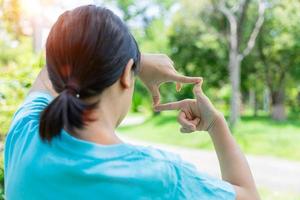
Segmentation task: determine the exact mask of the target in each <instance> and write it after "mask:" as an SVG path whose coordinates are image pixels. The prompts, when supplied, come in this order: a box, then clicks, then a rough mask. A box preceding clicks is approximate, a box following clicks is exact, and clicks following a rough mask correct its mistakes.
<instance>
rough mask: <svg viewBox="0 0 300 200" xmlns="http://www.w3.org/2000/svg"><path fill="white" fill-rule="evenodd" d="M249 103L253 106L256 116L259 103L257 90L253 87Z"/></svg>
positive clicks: (250, 91)
mask: <svg viewBox="0 0 300 200" xmlns="http://www.w3.org/2000/svg"><path fill="white" fill-rule="evenodd" d="M249 105H250V108H252V111H253V116H254V117H256V116H257V111H258V104H257V99H256V91H255V89H253V88H251V89H250V90H249Z"/></svg>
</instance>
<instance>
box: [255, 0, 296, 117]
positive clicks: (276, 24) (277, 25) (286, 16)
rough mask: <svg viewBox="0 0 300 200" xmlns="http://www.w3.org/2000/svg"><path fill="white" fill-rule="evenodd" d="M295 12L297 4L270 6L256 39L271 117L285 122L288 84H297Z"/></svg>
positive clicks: (291, 2) (290, 0)
mask: <svg viewBox="0 0 300 200" xmlns="http://www.w3.org/2000/svg"><path fill="white" fill-rule="evenodd" d="M298 9H300V3H299V1H296V0H289V1H288V2H286V1H285V2H284V3H283V2H280V1H278V2H277V3H273V4H270V9H269V12H267V13H266V20H265V23H264V25H263V27H262V30H261V34H260V35H259V37H258V45H257V49H258V59H259V60H260V62H261V63H260V66H261V68H262V69H263V73H264V76H265V82H266V85H267V87H268V88H269V91H270V97H271V105H272V106H271V116H272V118H273V119H275V120H280V121H281V120H285V118H286V112H285V105H284V104H285V102H286V92H287V90H286V89H287V88H288V84H289V85H290V86H292V87H294V88H296V81H291V80H298V81H299V80H300V73H299V65H300V58H299V56H298V52H299V51H300V36H299V32H300V28H299V24H298V22H299V20H300V16H299V15H298V14H297V13H298ZM290 19H293V20H290ZM297 69H298V70H297ZM295 99H296V97H295ZM295 101H296V100H295Z"/></svg>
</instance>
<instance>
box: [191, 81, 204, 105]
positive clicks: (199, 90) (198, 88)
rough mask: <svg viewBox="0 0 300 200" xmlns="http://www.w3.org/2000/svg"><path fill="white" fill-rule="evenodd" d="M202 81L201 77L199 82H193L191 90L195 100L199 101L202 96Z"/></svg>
mask: <svg viewBox="0 0 300 200" xmlns="http://www.w3.org/2000/svg"><path fill="white" fill-rule="evenodd" d="M202 83H203V79H201V81H200V82H199V83H197V84H195V86H194V88H193V92H194V95H195V98H196V99H197V101H199V99H200V98H201V97H202V96H203V91H202Z"/></svg>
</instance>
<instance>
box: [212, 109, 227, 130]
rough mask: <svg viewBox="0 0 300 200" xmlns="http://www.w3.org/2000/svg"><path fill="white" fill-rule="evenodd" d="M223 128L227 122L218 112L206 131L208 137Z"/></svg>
mask: <svg viewBox="0 0 300 200" xmlns="http://www.w3.org/2000/svg"><path fill="white" fill-rule="evenodd" d="M223 127H227V122H226V120H225V118H224V115H223V114H222V113H221V112H218V113H217V114H216V116H215V118H214V120H213V122H212V124H211V125H210V126H209V128H208V129H207V131H208V133H209V134H210V135H212V134H217V133H216V132H219V130H220V129H222V128H223Z"/></svg>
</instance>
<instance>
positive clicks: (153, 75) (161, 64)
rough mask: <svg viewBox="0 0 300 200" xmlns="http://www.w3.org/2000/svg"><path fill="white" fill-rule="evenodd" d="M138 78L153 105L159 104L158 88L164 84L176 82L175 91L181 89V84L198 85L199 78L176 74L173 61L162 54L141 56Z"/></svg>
mask: <svg viewBox="0 0 300 200" xmlns="http://www.w3.org/2000/svg"><path fill="white" fill-rule="evenodd" d="M139 77H140V79H141V80H142V82H143V83H144V84H145V85H146V87H147V88H148V89H149V91H150V93H151V95H152V98H153V105H154V106H155V105H158V104H159V102H160V92H159V86H160V85H161V84H162V83H165V82H176V83H177V84H176V90H177V91H179V90H180V89H181V84H182V83H194V84H195V83H199V82H200V81H201V78H200V77H188V76H183V75H180V74H178V72H177V71H176V69H175V68H174V63H173V61H172V60H171V59H170V58H169V57H168V56H166V55H164V54H142V56H141V70H140V72H139Z"/></svg>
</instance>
